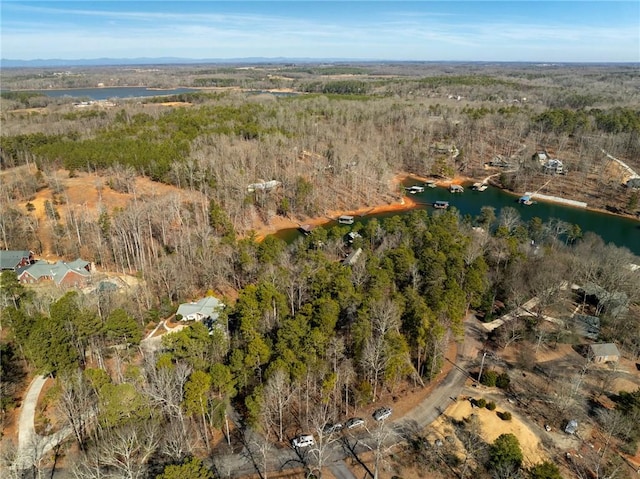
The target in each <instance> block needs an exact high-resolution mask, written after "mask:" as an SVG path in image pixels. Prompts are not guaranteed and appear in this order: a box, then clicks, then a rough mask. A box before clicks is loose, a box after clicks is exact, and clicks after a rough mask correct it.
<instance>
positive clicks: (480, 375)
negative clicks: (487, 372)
mask: <svg viewBox="0 0 640 479" xmlns="http://www.w3.org/2000/svg"><path fill="white" fill-rule="evenodd" d="M486 357H487V352H486V351H485V352H484V353H483V354H482V362H481V363H480V372H479V373H478V383H479V382H480V378H482V369H483V368H484V358H486Z"/></svg>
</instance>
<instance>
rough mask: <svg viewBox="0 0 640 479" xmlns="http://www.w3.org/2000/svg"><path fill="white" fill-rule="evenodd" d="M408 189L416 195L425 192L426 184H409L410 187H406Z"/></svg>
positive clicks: (408, 191)
mask: <svg viewBox="0 0 640 479" xmlns="http://www.w3.org/2000/svg"><path fill="white" fill-rule="evenodd" d="M405 189H406V190H407V193H411V194H412V195H415V194H416V193H423V192H424V186H418V185H416V186H409V187H408V188H405Z"/></svg>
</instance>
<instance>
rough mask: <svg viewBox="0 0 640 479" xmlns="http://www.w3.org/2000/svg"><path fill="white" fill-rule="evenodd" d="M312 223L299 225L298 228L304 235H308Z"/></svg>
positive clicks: (311, 229)
mask: <svg viewBox="0 0 640 479" xmlns="http://www.w3.org/2000/svg"><path fill="white" fill-rule="evenodd" d="M313 228H314V226H313V225H299V226H298V230H299V231H300V232H301V233H302V234H303V235H305V236H309V235H310V234H311V232H312V231H313Z"/></svg>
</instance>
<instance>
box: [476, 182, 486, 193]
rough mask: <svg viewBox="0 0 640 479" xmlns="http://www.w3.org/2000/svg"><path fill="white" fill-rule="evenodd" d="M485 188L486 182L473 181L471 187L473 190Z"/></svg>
mask: <svg viewBox="0 0 640 479" xmlns="http://www.w3.org/2000/svg"><path fill="white" fill-rule="evenodd" d="M487 188H489V185H487V184H486V183H474V184H473V189H474V190H475V191H485V190H486V189H487Z"/></svg>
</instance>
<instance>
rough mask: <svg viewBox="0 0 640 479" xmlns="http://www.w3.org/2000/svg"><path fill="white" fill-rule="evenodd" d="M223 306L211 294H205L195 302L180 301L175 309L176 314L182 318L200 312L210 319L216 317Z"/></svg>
mask: <svg viewBox="0 0 640 479" xmlns="http://www.w3.org/2000/svg"><path fill="white" fill-rule="evenodd" d="M222 306H224V305H223V304H222V302H221V301H220V300H219V299H218V298H215V297H213V296H206V297H204V298H202V299H200V300H198V301H197V302H192V303H182V304H181V305H180V306H178V311H176V315H177V314H179V315H181V316H182V317H183V318H186V317H187V316H190V315H192V314H198V313H199V314H200V315H202V317H205V318H206V317H209V318H211V319H214V320H215V319H217V318H218V311H219V310H220V308H222Z"/></svg>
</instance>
